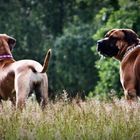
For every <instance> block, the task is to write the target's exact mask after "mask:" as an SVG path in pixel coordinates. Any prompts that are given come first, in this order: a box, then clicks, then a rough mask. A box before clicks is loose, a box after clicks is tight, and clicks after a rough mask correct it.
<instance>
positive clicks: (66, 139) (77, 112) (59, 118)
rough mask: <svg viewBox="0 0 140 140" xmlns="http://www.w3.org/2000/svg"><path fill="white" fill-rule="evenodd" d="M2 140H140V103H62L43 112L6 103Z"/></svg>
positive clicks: (35, 107)
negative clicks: (18, 107) (22, 108)
mask: <svg viewBox="0 0 140 140" xmlns="http://www.w3.org/2000/svg"><path fill="white" fill-rule="evenodd" d="M3 104H4V107H3V109H2V110H1V111H0V140H139V139H140V104H133V105H132V106H130V105H128V104H127V103H125V101H123V100H117V99H114V101H113V102H110V103H106V102H100V101H97V100H95V99H90V100H88V101H86V102H81V101H79V102H77V101H75V100H74V101H73V102H71V103H69V102H67V101H58V102H56V103H49V104H48V106H47V108H46V109H45V111H43V112H42V111H41V110H40V108H39V106H38V105H37V103H36V102H31V101H28V103H27V106H26V109H24V110H23V112H19V111H16V110H14V109H12V108H11V107H10V102H3Z"/></svg>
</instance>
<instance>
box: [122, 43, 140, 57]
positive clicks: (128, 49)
mask: <svg viewBox="0 0 140 140" xmlns="http://www.w3.org/2000/svg"><path fill="white" fill-rule="evenodd" d="M136 48H140V44H138V45H135V44H134V45H131V46H129V47H128V48H127V49H126V51H125V54H124V55H123V57H122V59H124V58H125V56H127V55H128V54H129V53H130V52H132V51H133V50H134V49H136Z"/></svg>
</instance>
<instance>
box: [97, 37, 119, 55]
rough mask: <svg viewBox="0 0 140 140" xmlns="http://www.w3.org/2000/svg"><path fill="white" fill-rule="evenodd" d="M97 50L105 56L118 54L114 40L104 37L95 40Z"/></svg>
mask: <svg viewBox="0 0 140 140" xmlns="http://www.w3.org/2000/svg"><path fill="white" fill-rule="evenodd" d="M97 51H98V52H99V53H100V54H102V55H103V56H105V57H113V56H115V55H117V54H118V51H119V49H118V48H117V46H116V41H114V40H113V41H111V40H109V39H107V38H105V39H101V40H98V41H97Z"/></svg>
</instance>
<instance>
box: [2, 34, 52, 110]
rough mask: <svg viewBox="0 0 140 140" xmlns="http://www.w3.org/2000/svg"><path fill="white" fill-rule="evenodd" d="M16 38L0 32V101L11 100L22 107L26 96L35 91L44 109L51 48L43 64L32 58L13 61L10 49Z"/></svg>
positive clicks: (17, 106) (46, 97)
mask: <svg viewBox="0 0 140 140" xmlns="http://www.w3.org/2000/svg"><path fill="white" fill-rule="evenodd" d="M15 44H16V39H15V38H13V37H10V36H8V35H7V34H0V102H2V100H8V99H9V100H11V101H12V104H13V105H14V106H16V108H20V109H23V108H24V107H25V104H26V99H27V97H28V96H29V95H30V94H31V93H33V92H35V95H36V99H37V101H38V103H39V104H40V106H41V108H42V109H44V108H45V106H46V104H47V101H48V78H47V74H46V73H45V72H46V70H47V68H48V63H49V59H50V54H51V49H49V50H48V52H47V55H46V57H45V60H44V64H43V66H42V65H41V64H40V63H38V62H36V61H34V60H19V61H15V60H14V58H13V56H12V49H13V48H14V46H15Z"/></svg>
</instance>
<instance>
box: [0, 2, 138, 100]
mask: <svg viewBox="0 0 140 140" xmlns="http://www.w3.org/2000/svg"><path fill="white" fill-rule="evenodd" d="M112 28H131V29H133V30H134V31H135V32H137V33H138V34H139V35H140V0H21V1H20V0H14V1H12V0H1V1H0V33H6V34H8V35H11V36H13V37H15V38H16V39H17V44H16V47H15V48H14V51H13V54H14V57H15V59H16V60H20V59H34V60H36V61H39V62H40V63H43V60H44V57H45V55H46V52H47V50H48V49H49V48H52V57H51V61H50V65H49V69H48V72H47V73H48V77H49V90H50V93H52V95H56V94H61V93H63V90H66V91H67V92H68V93H69V94H70V95H76V94H77V93H80V94H84V95H86V96H89V97H92V96H95V95H96V96H97V97H99V98H104V97H108V95H110V94H115V95H117V96H119V97H120V96H121V95H122V93H123V92H122V88H121V85H120V81H119V62H118V61H116V60H114V59H108V58H102V57H101V56H99V55H98V53H97V51H96V41H97V40H98V39H101V38H103V36H104V34H105V33H106V32H107V31H108V30H110V29H112Z"/></svg>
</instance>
